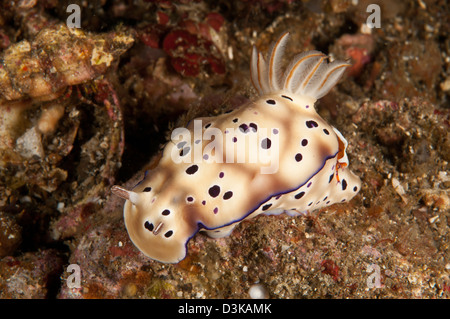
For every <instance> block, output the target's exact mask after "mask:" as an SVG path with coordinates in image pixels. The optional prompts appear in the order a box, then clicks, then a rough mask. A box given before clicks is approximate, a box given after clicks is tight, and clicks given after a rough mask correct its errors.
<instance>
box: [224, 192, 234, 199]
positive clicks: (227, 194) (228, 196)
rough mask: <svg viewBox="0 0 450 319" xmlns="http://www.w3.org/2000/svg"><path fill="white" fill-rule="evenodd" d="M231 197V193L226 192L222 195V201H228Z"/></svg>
mask: <svg viewBox="0 0 450 319" xmlns="http://www.w3.org/2000/svg"><path fill="white" fill-rule="evenodd" d="M232 196H233V192H232V191H228V192H226V193H225V194H223V199H225V200H227V199H230V198H231V197H232Z"/></svg>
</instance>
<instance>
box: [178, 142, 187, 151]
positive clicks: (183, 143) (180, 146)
mask: <svg viewBox="0 0 450 319" xmlns="http://www.w3.org/2000/svg"><path fill="white" fill-rule="evenodd" d="M185 144H186V142H185V141H183V142H180V143H178V144H177V148H178V149H179V150H181V149H182V148H183V146H184V145H185Z"/></svg>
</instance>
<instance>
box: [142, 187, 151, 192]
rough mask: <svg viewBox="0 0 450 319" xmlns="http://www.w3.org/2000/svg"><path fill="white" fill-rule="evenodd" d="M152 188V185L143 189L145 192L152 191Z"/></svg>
mask: <svg viewBox="0 0 450 319" xmlns="http://www.w3.org/2000/svg"><path fill="white" fill-rule="evenodd" d="M151 190H152V188H151V187H146V188H144V190H143V192H146V193H147V192H150V191H151Z"/></svg>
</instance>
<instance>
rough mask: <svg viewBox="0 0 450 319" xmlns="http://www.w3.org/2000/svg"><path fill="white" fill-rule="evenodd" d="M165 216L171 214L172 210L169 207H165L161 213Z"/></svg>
mask: <svg viewBox="0 0 450 319" xmlns="http://www.w3.org/2000/svg"><path fill="white" fill-rule="evenodd" d="M161 214H162V215H163V216H168V215H170V210H168V209H165V210H163V212H162V213H161Z"/></svg>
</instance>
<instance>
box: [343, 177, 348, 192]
mask: <svg viewBox="0 0 450 319" xmlns="http://www.w3.org/2000/svg"><path fill="white" fill-rule="evenodd" d="M346 189H347V181H346V180H345V179H343V180H342V190H343V191H345V190H346Z"/></svg>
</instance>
